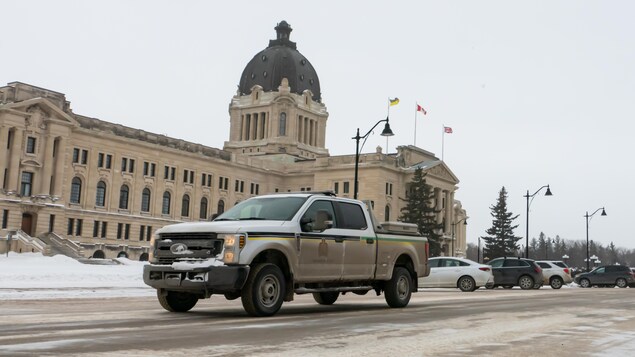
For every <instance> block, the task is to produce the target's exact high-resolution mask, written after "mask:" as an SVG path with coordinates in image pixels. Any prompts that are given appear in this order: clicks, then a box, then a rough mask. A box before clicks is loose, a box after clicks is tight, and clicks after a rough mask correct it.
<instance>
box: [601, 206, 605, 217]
mask: <svg viewBox="0 0 635 357" xmlns="http://www.w3.org/2000/svg"><path fill="white" fill-rule="evenodd" d="M600 216H606V211H605V210H604V207H602V213H601V214H600Z"/></svg>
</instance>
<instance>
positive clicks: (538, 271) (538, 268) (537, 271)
mask: <svg viewBox="0 0 635 357" xmlns="http://www.w3.org/2000/svg"><path fill="white" fill-rule="evenodd" d="M534 270H535V271H536V273H542V269H540V267H534Z"/></svg>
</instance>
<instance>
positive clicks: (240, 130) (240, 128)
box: [238, 114, 245, 141]
mask: <svg viewBox="0 0 635 357" xmlns="http://www.w3.org/2000/svg"><path fill="white" fill-rule="evenodd" d="M239 122H240V125H239V126H238V141H242V140H243V128H244V127H245V115H244V114H241V115H240V121H239Z"/></svg>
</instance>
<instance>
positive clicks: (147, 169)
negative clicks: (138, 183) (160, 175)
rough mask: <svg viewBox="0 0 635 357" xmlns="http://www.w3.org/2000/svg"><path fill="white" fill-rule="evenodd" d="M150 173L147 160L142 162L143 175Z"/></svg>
mask: <svg viewBox="0 0 635 357" xmlns="http://www.w3.org/2000/svg"><path fill="white" fill-rule="evenodd" d="M149 174H150V163H149V162H147V161H144V162H143V176H148V175H149Z"/></svg>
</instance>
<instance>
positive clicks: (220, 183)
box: [218, 176, 229, 190]
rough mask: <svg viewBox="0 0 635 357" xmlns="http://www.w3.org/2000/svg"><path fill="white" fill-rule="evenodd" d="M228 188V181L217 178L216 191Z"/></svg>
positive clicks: (225, 178) (223, 178) (224, 178)
mask: <svg viewBox="0 0 635 357" xmlns="http://www.w3.org/2000/svg"><path fill="white" fill-rule="evenodd" d="M227 187H229V179H228V178H227V177H221V176H219V177H218V189H219V190H227Z"/></svg>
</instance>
